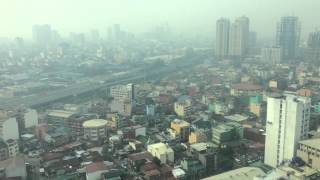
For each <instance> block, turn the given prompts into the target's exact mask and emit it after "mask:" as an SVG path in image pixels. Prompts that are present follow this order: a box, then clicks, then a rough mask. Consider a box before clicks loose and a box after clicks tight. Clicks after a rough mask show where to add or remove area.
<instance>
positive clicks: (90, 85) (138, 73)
mask: <svg viewBox="0 0 320 180" xmlns="http://www.w3.org/2000/svg"><path fill="white" fill-rule="evenodd" d="M186 66H192V65H191V64H189V65H188V64H187V65H183V66H179V67H177V66H176V65H170V66H165V67H162V68H157V69H144V70H142V69H140V70H133V71H131V72H129V73H127V74H123V75H119V76H110V77H107V78H106V79H103V78H98V79H91V80H88V81H85V82H81V83H77V84H73V85H70V86H68V87H66V88H63V89H59V90H53V91H49V92H46V93H45V95H31V96H26V97H15V98H10V99H6V100H1V101H2V102H0V109H11V108H17V107H19V106H25V107H35V106H40V105H42V104H47V103H50V102H54V101H57V100H60V99H63V98H67V97H70V96H76V95H80V94H84V93H87V92H91V91H95V90H98V89H100V88H106V87H108V86H113V85H117V84H121V83H129V82H133V81H137V80H142V79H145V78H148V79H149V78H154V77H157V78H158V77H160V76H163V75H166V74H168V73H171V72H173V71H176V70H177V68H184V67H186ZM97 80H98V81H100V83H99V82H98V81H97ZM101 82H103V83H101Z"/></svg>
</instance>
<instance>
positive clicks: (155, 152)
mask: <svg viewBox="0 0 320 180" xmlns="http://www.w3.org/2000/svg"><path fill="white" fill-rule="evenodd" d="M147 149H148V152H150V153H151V154H152V156H154V157H157V158H158V159H159V160H160V161H161V163H168V162H174V152H173V149H172V148H171V147H170V146H169V145H168V144H164V143H156V144H150V145H148V148H147Z"/></svg>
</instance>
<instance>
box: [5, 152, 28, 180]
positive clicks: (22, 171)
mask: <svg viewBox="0 0 320 180" xmlns="http://www.w3.org/2000/svg"><path fill="white" fill-rule="evenodd" d="M26 164H27V163H26V159H25V157H24V156H22V155H21V156H16V157H13V158H9V159H6V160H4V161H0V179H2V178H21V179H26V178H27V168H26ZM1 175H2V177H1Z"/></svg>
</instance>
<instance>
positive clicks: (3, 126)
mask: <svg viewBox="0 0 320 180" xmlns="http://www.w3.org/2000/svg"><path fill="white" fill-rule="evenodd" d="M0 137H1V138H2V139H3V140H4V141H6V140H8V139H15V140H17V139H19V127H18V123H17V120H16V118H15V117H10V115H5V116H2V117H0Z"/></svg>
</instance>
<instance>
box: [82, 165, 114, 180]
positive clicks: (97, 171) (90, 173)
mask: <svg viewBox="0 0 320 180" xmlns="http://www.w3.org/2000/svg"><path fill="white" fill-rule="evenodd" d="M109 170H110V169H109V168H108V167H107V166H106V165H105V164H104V163H103V162H93V163H91V164H89V165H87V166H86V167H85V171H86V179H87V180H100V179H101V176H102V175H103V173H106V172H109Z"/></svg>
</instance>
